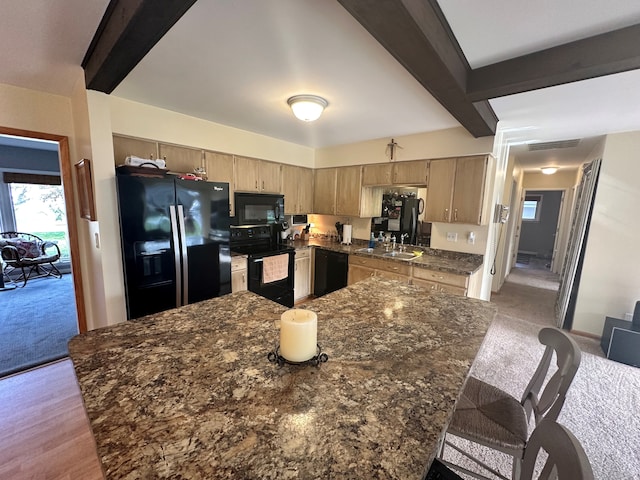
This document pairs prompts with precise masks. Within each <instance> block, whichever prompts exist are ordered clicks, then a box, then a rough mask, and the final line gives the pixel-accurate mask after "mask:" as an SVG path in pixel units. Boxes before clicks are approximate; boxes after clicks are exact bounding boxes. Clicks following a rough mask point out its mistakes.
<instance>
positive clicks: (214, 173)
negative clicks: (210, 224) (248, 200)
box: [204, 150, 235, 216]
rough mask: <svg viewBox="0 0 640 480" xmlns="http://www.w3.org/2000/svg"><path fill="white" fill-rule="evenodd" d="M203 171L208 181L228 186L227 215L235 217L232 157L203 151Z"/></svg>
mask: <svg viewBox="0 0 640 480" xmlns="http://www.w3.org/2000/svg"><path fill="white" fill-rule="evenodd" d="M204 169H205V171H206V172H207V179H208V180H209V181H211V182H226V183H228V184H229V215H231V216H233V215H235V210H234V203H233V155H229V154H227V153H217V152H209V151H206V150H205V152H204Z"/></svg>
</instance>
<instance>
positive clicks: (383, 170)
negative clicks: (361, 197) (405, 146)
mask: <svg viewBox="0 0 640 480" xmlns="http://www.w3.org/2000/svg"><path fill="white" fill-rule="evenodd" d="M392 167H393V164H391V163H380V164H373V165H365V166H364V167H363V171H362V185H363V186H365V187H366V186H378V185H391V183H392V180H391V170H392Z"/></svg>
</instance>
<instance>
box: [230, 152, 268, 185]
mask: <svg viewBox="0 0 640 480" xmlns="http://www.w3.org/2000/svg"><path fill="white" fill-rule="evenodd" d="M259 176H260V160H256V159H255V158H248V157H239V156H235V157H234V174H233V178H234V181H235V191H237V192H259V191H260V187H261V186H262V185H261V184H260V183H259Z"/></svg>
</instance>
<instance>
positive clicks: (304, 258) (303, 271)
mask: <svg viewBox="0 0 640 480" xmlns="http://www.w3.org/2000/svg"><path fill="white" fill-rule="evenodd" d="M293 278H294V284H293V299H294V301H296V302H297V301H299V300H303V299H305V298H307V297H308V296H309V295H310V294H311V249H310V248H304V249H298V250H296V263H295V274H294V277H293Z"/></svg>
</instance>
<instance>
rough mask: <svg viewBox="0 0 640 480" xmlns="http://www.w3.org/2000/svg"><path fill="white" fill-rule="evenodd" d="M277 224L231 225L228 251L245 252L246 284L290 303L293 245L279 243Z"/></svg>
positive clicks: (273, 298)
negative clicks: (229, 249) (229, 248)
mask: <svg viewBox="0 0 640 480" xmlns="http://www.w3.org/2000/svg"><path fill="white" fill-rule="evenodd" d="M281 229H282V228H281V226H280V225H279V224H270V225H243V226H235V227H234V226H232V227H231V242H230V246H231V251H232V252H235V253H240V254H243V255H247V288H248V290H249V291H251V292H254V293H257V294H258V295H261V296H263V297H265V298H268V299H269V300H273V301H274V302H277V303H279V304H281V305H284V306H286V307H293V285H294V269H295V249H294V248H292V247H290V246H287V245H283V244H281V243H280V230H281Z"/></svg>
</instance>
